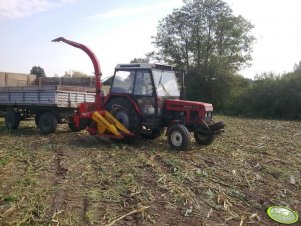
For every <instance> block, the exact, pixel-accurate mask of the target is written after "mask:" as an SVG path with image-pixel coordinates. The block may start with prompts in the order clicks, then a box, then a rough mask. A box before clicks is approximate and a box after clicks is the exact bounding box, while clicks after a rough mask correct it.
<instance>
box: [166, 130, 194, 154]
mask: <svg viewBox="0 0 301 226" xmlns="http://www.w3.org/2000/svg"><path fill="white" fill-rule="evenodd" d="M167 140H168V144H169V146H170V148H171V149H172V150H176V151H185V150H187V149H188V148H189V145H190V137H189V131H188V130H187V128H186V127H185V126H183V125H181V124H174V125H172V126H171V127H170V128H168V130H167Z"/></svg>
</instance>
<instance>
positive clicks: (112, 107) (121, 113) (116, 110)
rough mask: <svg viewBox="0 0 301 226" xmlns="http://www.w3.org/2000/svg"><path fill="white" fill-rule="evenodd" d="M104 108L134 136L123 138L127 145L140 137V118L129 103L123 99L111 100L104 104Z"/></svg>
mask: <svg viewBox="0 0 301 226" xmlns="http://www.w3.org/2000/svg"><path fill="white" fill-rule="evenodd" d="M106 108H107V110H108V111H109V112H111V114H112V115H113V116H114V117H115V118H116V119H117V120H118V121H120V122H121V123H122V124H123V125H124V126H125V127H126V128H127V129H128V130H129V131H130V132H132V133H134V134H135V136H127V137H126V138H125V141H126V142H127V143H132V142H134V141H136V140H137V138H139V137H140V131H141V117H140V115H139V114H138V113H137V111H136V110H135V107H134V105H133V104H132V102H131V101H129V100H128V99H127V98H124V97H117V98H113V99H111V100H109V102H108V103H107V104H106Z"/></svg>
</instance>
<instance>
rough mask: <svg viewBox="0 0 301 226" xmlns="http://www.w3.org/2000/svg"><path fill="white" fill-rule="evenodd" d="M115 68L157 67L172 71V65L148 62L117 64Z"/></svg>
mask: <svg viewBox="0 0 301 226" xmlns="http://www.w3.org/2000/svg"><path fill="white" fill-rule="evenodd" d="M115 69H159V70H168V71H172V70H173V67H172V66H169V65H163V64H150V63H132V64H118V65H117V66H116V67H115Z"/></svg>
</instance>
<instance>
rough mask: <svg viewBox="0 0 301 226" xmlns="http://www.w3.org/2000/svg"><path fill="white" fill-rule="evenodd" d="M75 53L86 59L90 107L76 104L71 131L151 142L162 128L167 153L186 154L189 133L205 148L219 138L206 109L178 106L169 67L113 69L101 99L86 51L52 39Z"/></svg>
mask: <svg viewBox="0 0 301 226" xmlns="http://www.w3.org/2000/svg"><path fill="white" fill-rule="evenodd" d="M53 41H63V42H65V43H67V44H69V45H72V46H74V47H77V48H80V49H82V50H83V51H85V52H86V53H87V54H88V55H89V57H90V58H91V60H92V62H93V65H94V70H95V76H96V97H95V102H94V103H82V104H80V106H79V107H78V110H77V111H76V112H75V114H74V117H73V118H72V119H70V123H69V125H70V127H71V128H73V130H80V129H87V130H88V131H89V133H90V134H92V135H98V136H106V137H111V138H115V139H124V140H127V141H133V140H135V139H137V138H139V137H142V138H146V139H156V138H158V137H160V136H161V135H162V134H163V133H164V131H165V128H166V135H167V138H168V143H169V146H170V148H171V149H173V150H187V149H188V148H189V144H190V135H189V134H190V132H193V133H194V138H195V140H196V142H197V143H198V144H200V145H209V144H210V143H212V142H213V140H214V139H215V137H216V136H217V135H218V134H220V133H221V132H223V128H224V123H223V122H217V123H214V122H213V120H212V116H213V115H212V112H213V106H212V104H208V103H202V102H194V101H186V100H180V99H179V97H180V92H179V87H178V83H177V79H176V76H175V72H174V71H173V68H172V67H171V66H167V65H159V64H146V63H134V64H119V65H117V66H116V68H115V73H114V76H113V82H112V84H111V90H110V93H109V94H108V95H107V96H103V95H102V93H101V86H102V84H101V82H100V76H101V72H100V67H99V64H98V60H97V58H96V56H95V55H94V54H93V52H92V51H91V50H90V49H88V48H87V47H86V46H84V45H82V44H79V43H76V42H72V41H69V40H66V39H64V38H58V39H55V40H53Z"/></svg>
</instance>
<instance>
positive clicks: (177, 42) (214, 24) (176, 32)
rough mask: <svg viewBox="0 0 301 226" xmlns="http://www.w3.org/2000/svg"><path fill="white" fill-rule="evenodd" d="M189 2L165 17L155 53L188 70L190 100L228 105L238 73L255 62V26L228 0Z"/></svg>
mask: <svg viewBox="0 0 301 226" xmlns="http://www.w3.org/2000/svg"><path fill="white" fill-rule="evenodd" d="M185 2H186V4H185V5H184V6H183V7H182V8H180V9H176V10H174V11H173V13H172V14H170V15H168V16H166V17H165V18H164V19H163V20H161V21H160V22H159V25H158V30H157V34H156V36H155V37H153V43H154V45H155V47H156V50H155V51H154V52H153V53H152V54H151V55H152V58H153V59H156V60H159V61H163V62H165V63H168V64H172V65H175V66H176V69H177V70H179V71H185V72H186V73H187V78H186V80H187V94H188V97H189V98H190V99H202V100H206V101H212V102H213V103H214V104H218V105H219V104H221V106H220V107H222V105H224V104H223V103H222V102H224V101H222V100H220V98H221V97H223V96H224V94H226V93H228V94H229V93H230V92H231V91H230V89H231V82H230V81H232V80H233V79H235V78H236V77H233V76H234V74H235V72H237V71H238V70H240V69H242V68H243V67H245V66H248V65H249V63H250V61H251V51H252V44H253V42H254V40H255V38H254V36H252V35H251V30H252V28H253V25H252V24H251V23H250V22H248V21H247V20H245V19H244V18H243V17H242V16H235V15H233V13H232V10H231V9H230V7H229V6H228V5H227V4H226V3H225V2H224V1H222V0H194V1H185ZM230 78H231V79H230ZM239 80H241V78H239ZM229 85H230V86H229Z"/></svg>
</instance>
